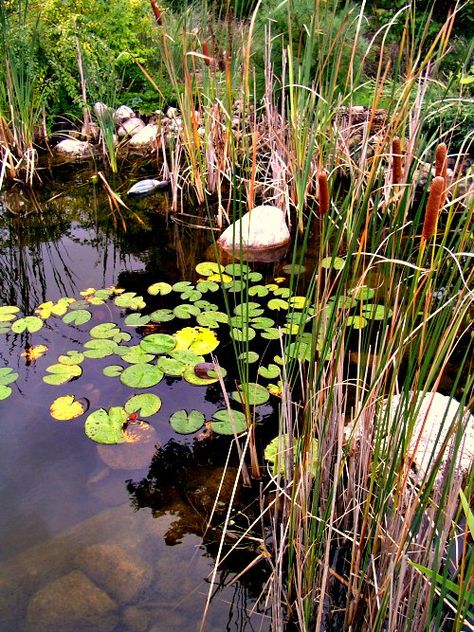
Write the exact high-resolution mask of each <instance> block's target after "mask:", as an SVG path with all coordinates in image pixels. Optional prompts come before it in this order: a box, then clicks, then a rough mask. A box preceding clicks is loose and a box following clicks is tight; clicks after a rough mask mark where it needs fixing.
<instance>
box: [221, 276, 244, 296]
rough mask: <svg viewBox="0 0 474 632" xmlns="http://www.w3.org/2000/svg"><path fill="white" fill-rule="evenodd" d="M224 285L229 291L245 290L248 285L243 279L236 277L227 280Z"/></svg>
mask: <svg viewBox="0 0 474 632" xmlns="http://www.w3.org/2000/svg"><path fill="white" fill-rule="evenodd" d="M224 287H225V289H226V290H227V291H228V292H235V293H238V292H243V291H244V289H245V287H246V285H245V282H244V281H242V280H241V279H234V280H233V281H226V282H225V283H224Z"/></svg>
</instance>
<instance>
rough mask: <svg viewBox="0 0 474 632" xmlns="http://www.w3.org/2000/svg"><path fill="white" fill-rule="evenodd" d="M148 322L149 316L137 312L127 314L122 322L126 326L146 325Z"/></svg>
mask: <svg viewBox="0 0 474 632" xmlns="http://www.w3.org/2000/svg"><path fill="white" fill-rule="evenodd" d="M149 322H150V317H149V316H144V315H142V314H140V313H139V312H135V313H133V314H129V315H128V316H127V317H126V318H125V320H124V323H125V324H126V325H127V326H128V327H144V326H145V325H148V323H149Z"/></svg>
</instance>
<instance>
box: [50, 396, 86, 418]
mask: <svg viewBox="0 0 474 632" xmlns="http://www.w3.org/2000/svg"><path fill="white" fill-rule="evenodd" d="M85 410H86V409H85V407H84V404H83V403H82V402H80V401H78V400H76V399H75V398H74V395H63V396H62V397H57V398H56V399H55V400H54V402H53V403H52V404H51V406H50V407H49V412H50V415H51V417H53V418H54V419H58V420H59V421H69V420H71V419H76V417H80V416H81V415H82V414H83V413H84V412H85Z"/></svg>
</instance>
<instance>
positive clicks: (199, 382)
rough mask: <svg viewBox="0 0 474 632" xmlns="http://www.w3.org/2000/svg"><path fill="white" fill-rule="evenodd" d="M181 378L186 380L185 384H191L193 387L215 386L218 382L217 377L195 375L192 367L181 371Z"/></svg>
mask: <svg viewBox="0 0 474 632" xmlns="http://www.w3.org/2000/svg"><path fill="white" fill-rule="evenodd" d="M183 378H184V379H185V380H186V382H188V384H192V385H193V386H209V384H215V383H216V382H218V381H219V380H218V378H217V376H215V377H211V376H206V377H201V376H199V375H196V372H195V370H194V367H187V368H186V369H185V370H184V371H183Z"/></svg>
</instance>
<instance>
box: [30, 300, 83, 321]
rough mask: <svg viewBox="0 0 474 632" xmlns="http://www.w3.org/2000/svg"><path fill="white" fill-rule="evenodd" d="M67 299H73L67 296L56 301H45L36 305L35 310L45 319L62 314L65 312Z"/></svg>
mask: <svg viewBox="0 0 474 632" xmlns="http://www.w3.org/2000/svg"><path fill="white" fill-rule="evenodd" d="M69 300H72V301H74V299H67V298H64V299H60V300H59V301H58V302H57V303H53V301H46V302H45V303H41V305H38V308H37V309H36V310H35V312H36V313H37V314H39V316H41V318H43V319H47V318H49V317H50V316H64V314H65V313H66V312H67V308H68V301H69Z"/></svg>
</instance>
